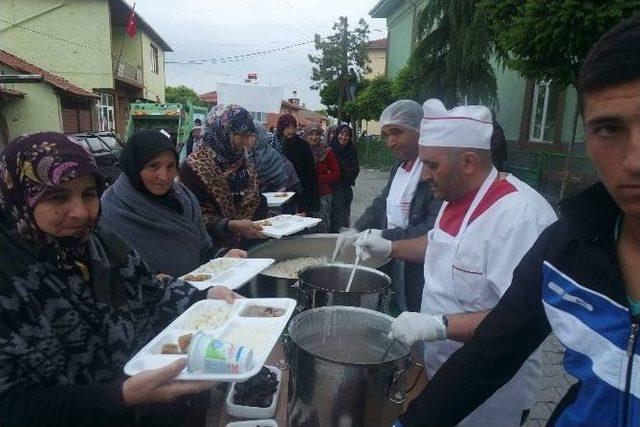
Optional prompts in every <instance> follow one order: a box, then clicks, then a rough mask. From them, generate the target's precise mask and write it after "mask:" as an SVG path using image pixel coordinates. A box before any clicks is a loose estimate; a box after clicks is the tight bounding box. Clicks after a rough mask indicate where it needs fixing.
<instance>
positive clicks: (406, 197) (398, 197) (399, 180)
mask: <svg viewBox="0 0 640 427" xmlns="http://www.w3.org/2000/svg"><path fill="white" fill-rule="evenodd" d="M421 178H422V162H421V161H420V159H418V158H416V160H415V162H414V164H413V167H412V168H411V170H410V171H406V170H405V169H404V168H403V167H402V166H399V167H398V169H397V170H396V174H395V175H394V177H393V181H392V182H391V186H390V187H389V194H388V195H387V208H386V209H387V228H389V229H391V228H396V227H402V228H406V227H408V226H409V213H410V211H411V202H412V201H413V196H414V194H415V193H416V187H417V186H418V183H419V182H420V180H421ZM388 274H389V276H390V277H391V284H392V288H393V292H394V300H395V302H396V304H398V307H400V309H401V310H402V311H407V301H406V292H405V290H404V287H405V283H404V262H402V261H398V260H393V261H392V262H391V263H390V266H389V272H388Z"/></svg>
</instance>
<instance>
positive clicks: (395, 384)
mask: <svg viewBox="0 0 640 427" xmlns="http://www.w3.org/2000/svg"><path fill="white" fill-rule="evenodd" d="M406 383H407V372H406V371H405V370H401V371H396V372H394V374H393V379H392V380H391V384H390V385H389V391H388V392H387V399H389V400H390V401H391V402H393V403H396V404H398V405H402V404H403V403H404V398H405V389H406Z"/></svg>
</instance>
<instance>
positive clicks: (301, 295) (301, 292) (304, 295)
mask: <svg viewBox="0 0 640 427" xmlns="http://www.w3.org/2000/svg"><path fill="white" fill-rule="evenodd" d="M292 286H293V287H294V288H297V289H298V304H297V309H298V311H300V312H302V311H305V310H306V309H308V308H309V293H308V292H307V290H306V289H303V288H302V286H300V281H299V280H298V281H297V282H296V283H295V284H293V285H292Z"/></svg>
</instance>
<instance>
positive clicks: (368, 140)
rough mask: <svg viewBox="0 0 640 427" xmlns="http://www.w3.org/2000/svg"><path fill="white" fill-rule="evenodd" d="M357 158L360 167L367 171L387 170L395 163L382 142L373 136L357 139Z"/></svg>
mask: <svg viewBox="0 0 640 427" xmlns="http://www.w3.org/2000/svg"><path fill="white" fill-rule="evenodd" d="M358 157H359V159H360V166H361V167H365V168H369V169H380V170H389V169H391V166H393V164H394V163H395V161H396V159H395V158H394V157H393V154H392V153H391V151H389V149H388V148H387V147H386V146H385V143H384V140H383V139H382V138H380V137H377V136H373V135H371V136H365V137H364V138H359V139H358Z"/></svg>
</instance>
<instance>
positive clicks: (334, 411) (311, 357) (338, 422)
mask: <svg viewBox="0 0 640 427" xmlns="http://www.w3.org/2000/svg"><path fill="white" fill-rule="evenodd" d="M392 322H393V318H391V317H390V316H387V315H385V314H382V313H379V312H376V311H373V310H367V309H363V308H359V307H340V306H332V307H320V308H314V309H311V310H307V311H305V312H303V313H301V314H299V315H298V316H296V317H294V318H293V319H292V320H291V323H290V325H289V334H290V337H289V339H288V341H287V343H286V347H285V351H286V356H287V359H288V363H289V388H288V394H287V397H288V406H287V415H288V421H289V426H290V427H296V426H305V427H325V426H326V427H336V426H340V427H361V426H367V427H370V426H389V425H390V424H391V422H392V420H393V419H395V417H397V415H398V414H399V413H400V412H402V405H403V403H404V399H405V384H406V372H407V370H408V369H409V367H410V365H411V358H410V356H409V348H408V347H407V346H406V345H404V344H402V343H400V342H397V341H396V342H393V346H392V347H391V349H390V350H389V352H388V354H387V355H386V357H385V360H384V361H383V360H381V359H382V357H383V356H384V353H385V350H386V349H387V348H388V347H389V345H390V344H392V341H391V340H390V339H389V338H388V337H387V334H388V333H389V330H390V329H391V323H392Z"/></svg>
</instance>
